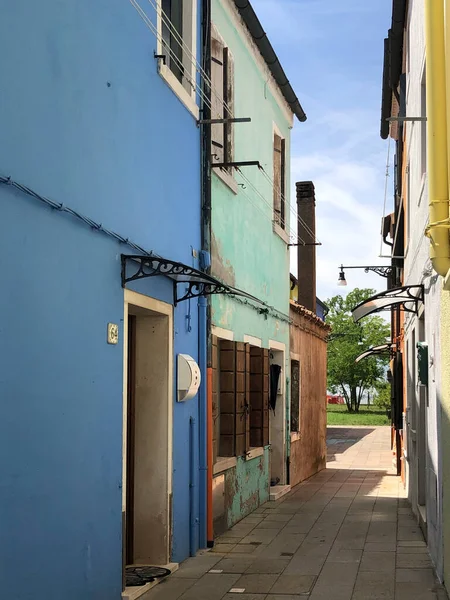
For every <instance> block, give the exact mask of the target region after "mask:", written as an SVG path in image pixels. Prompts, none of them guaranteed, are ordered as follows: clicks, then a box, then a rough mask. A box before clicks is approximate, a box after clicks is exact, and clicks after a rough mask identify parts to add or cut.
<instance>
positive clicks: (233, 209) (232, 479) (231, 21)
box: [211, 0, 292, 526]
mask: <svg viewBox="0 0 450 600" xmlns="http://www.w3.org/2000/svg"><path fill="white" fill-rule="evenodd" d="M212 21H213V23H214V25H215V27H216V28H217V31H218V33H219V34H220V36H221V37H222V38H223V40H224V43H225V45H226V46H227V47H228V48H229V49H230V50H231V53H232V55H233V58H234V76H235V85H234V89H235V93H234V114H235V116H237V117H250V118H251V122H250V123H242V124H236V125H234V160H235V161H248V160H258V161H259V162H260V164H261V165H262V167H263V168H264V169H265V171H266V172H267V173H268V175H269V177H271V178H272V177H273V133H274V127H276V128H277V129H278V130H279V131H280V133H281V135H282V136H283V137H285V139H286V182H287V185H286V188H287V194H286V196H287V198H286V202H287V215H289V208H288V207H289V183H288V182H289V180H290V172H289V155H290V145H289V138H290V126H291V125H292V113H290V111H289V109H288V108H287V107H286V104H285V102H284V100H283V98H282V96H281V93H280V92H279V91H278V90H277V88H276V86H274V84H273V83H270V81H271V79H272V77H271V75H270V73H269V70H268V67H267V65H266V64H265V63H264V61H263V59H262V58H261V56H260V54H259V51H258V50H257V49H256V48H255V46H254V44H253V42H252V41H251V38H250V36H249V33H248V32H247V30H246V28H245V26H244V25H243V23H242V21H241V19H240V17H239V15H238V14H237V11H236V8H235V5H234V2H232V1H231V0H225V1H219V0H213V2H212ZM243 172H244V175H245V176H246V177H247V178H248V179H249V180H250V181H251V183H252V184H253V185H254V186H255V188H256V189H257V190H258V192H259V194H261V195H262V197H261V196H260V195H258V193H257V192H255V190H254V189H252V187H251V186H250V185H249V184H246V185H245V189H244V188H243V187H241V186H239V185H237V184H238V183H242V179H241V177H240V175H239V174H238V173H235V174H234V180H235V181H234V183H233V182H232V183H231V185H227V184H226V183H224V181H223V180H222V179H221V178H220V177H219V176H218V175H217V173H216V172H215V170H213V175H212V239H211V262H212V273H213V274H214V275H215V276H217V277H219V278H220V279H222V280H223V281H225V282H226V283H228V284H230V285H232V286H235V287H237V288H240V289H243V290H245V291H246V292H248V293H250V294H252V295H254V296H256V297H257V298H259V299H261V300H263V301H264V302H266V303H267V304H268V305H270V306H272V307H275V308H276V309H277V310H278V311H280V313H281V314H280V315H276V314H274V313H270V314H264V313H261V312H260V311H259V310H258V309H256V310H255V308H253V307H251V306H249V305H248V304H245V303H243V302H242V301H239V299H238V298H231V297H226V296H212V297H211V321H212V325H213V326H216V327H220V328H223V329H226V330H227V331H228V332H232V335H233V337H232V339H233V340H234V341H244V338H245V336H253V337H255V338H258V340H260V344H261V346H262V347H263V348H269V347H270V343H269V340H273V341H276V342H279V343H282V344H284V348H285V364H284V365H283V367H284V373H283V376H284V377H285V376H286V373H287V372H288V366H289V352H288V348H289V324H288V315H289V251H288V246H287V243H286V239H284V240H283V239H282V238H281V237H280V236H279V235H277V234H276V233H274V231H273V223H272V220H273V205H272V202H273V188H272V185H271V184H270V183H269V182H268V181H267V179H266V178H265V177H264V175H263V173H262V172H261V171H259V169H258V168H257V167H256V166H253V167H243ZM283 387H284V389H285V388H286V386H283ZM284 398H285V397H284ZM283 400H284V399H283ZM283 452H284V448H283ZM269 457H270V454H269V449H268V447H267V446H266V447H265V448H264V455H263V457H258V458H253V459H250V460H246V459H245V458H240V457H238V458H237V462H236V466H234V467H232V468H230V469H228V470H227V471H226V486H225V494H226V511H227V523H228V526H232V525H233V524H234V523H236V522H237V521H239V520H240V519H242V518H243V517H244V516H245V515H246V514H248V513H249V512H251V510H254V509H255V508H257V507H258V506H259V504H260V503H262V502H265V501H266V500H268V498H269V482H270V459H269Z"/></svg>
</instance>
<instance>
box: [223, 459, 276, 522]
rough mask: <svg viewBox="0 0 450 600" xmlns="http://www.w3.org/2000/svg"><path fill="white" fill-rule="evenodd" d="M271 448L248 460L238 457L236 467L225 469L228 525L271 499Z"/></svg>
mask: <svg viewBox="0 0 450 600" xmlns="http://www.w3.org/2000/svg"><path fill="white" fill-rule="evenodd" d="M268 472H269V449H268V448H265V449H264V454H263V455H262V456H258V457H257V458H253V459H251V460H246V459H245V457H242V456H240V457H238V458H237V462H236V467H235V468H234V469H228V470H227V471H225V511H226V515H227V525H228V527H232V526H233V525H234V524H235V523H237V522H238V521H240V520H241V519H243V518H244V517H246V516H247V515H249V514H250V513H251V512H253V511H254V510H255V509H257V508H258V506H260V505H261V504H263V503H264V502H267V501H268V500H269V478H268V476H267V474H268Z"/></svg>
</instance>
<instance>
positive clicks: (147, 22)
mask: <svg viewBox="0 0 450 600" xmlns="http://www.w3.org/2000/svg"><path fill="white" fill-rule="evenodd" d="M148 1H149V3H150V4H151V5H152V6H154V7H155V5H154V4H152V1H151V0H148ZM130 3H131V5H132V6H133V7H134V8H135V9H136V11H137V12H138V14H139V15H140V17H141V18H142V20H143V21H144V23H145V25H146V26H147V28H148V29H150V31H151V32H152V33H153V34H154V35H155V37H156V39H157V40H158V41H159V42H160V43H161V45H162V46H163V47H164V50H165V51H167V52H168V54H169V56H170V57H171V59H172V60H173V61H174V62H175V63H176V64H177V66H178V67H179V68H180V70H181V71H182V73H183V77H184V78H185V79H186V80H187V82H188V83H189V85H190V86H191V87H192V88H193V89H194V90H195V91H196V93H198V94H199V96H200V97H201V98H202V100H203V102H204V103H205V104H206V105H207V106H208V108H209V109H210V110H211V111H212V110H213V109H212V102H211V101H210V100H209V98H208V96H207V94H206V93H205V92H204V90H203V87H202V86H201V85H199V84H198V83H197V81H195V80H194V79H193V78H192V77H190V76H188V75H187V74H186V69H185V65H184V63H183V60H182V59H180V58H179V57H178V56H177V55H176V54H175V52H174V51H173V50H172V49H171V48H170V47H169V46H167V44H166V43H165V41H164V39H163V37H162V35H161V33H160V32H159V31H158V28H157V26H155V25H154V23H153V22H152V20H151V19H150V17H149V16H148V15H147V13H146V12H145V10H144V9H143V8H142V6H141V5H140V4H139V2H138V0H130ZM155 8H156V7H155ZM156 13H157V15H159V16H160V17H161V19H163V20H164V22H165V24H166V25H167V27H168V28H169V30H170V32H171V34H175V36H174V37H175V41H176V42H177V44H178V45H179V46H180V48H181V49H182V50H184V51H185V52H186V53H187V54H190V56H191V59H189V61H188V62H189V63H190V64H191V65H192V66H194V68H195V70H196V72H197V73H199V75H200V78H201V79H203V81H204V82H206V84H207V86H208V88H209V90H210V92H211V93H212V94H213V95H214V96H215V97H216V98H218V99H219V101H220V103H221V104H222V105H223V106H224V108H225V109H226V111H227V113H228V114H229V115H230V117H231V118H232V117H233V115H232V111H231V109H230V108H229V106H228V105H227V103H226V102H225V101H224V100H223V98H222V97H221V96H220V95H219V94H218V93H217V91H216V90H215V89H214V88H213V86H212V84H211V80H210V79H209V77H208V76H207V75H206V73H205V72H204V70H203V68H202V67H201V66H200V65H199V64H198V62H197V61H196V59H195V57H194V55H193V54H192V52H191V51H190V50H189V48H188V46H186V44H185V43H184V42H183V39H182V38H181V36H180V35H179V33H178V31H177V30H176V29H175V28H174V26H173V25H172V22H171V21H170V19H169V18H168V17H167V15H166V13H165V12H164V11H162V10H161V11H158V10H157V9H156ZM163 15H164V16H163ZM164 17H165V18H164ZM177 37H178V38H179V39H177ZM180 40H181V42H180ZM205 75H206V77H207V79H205ZM215 116H216V117H217V118H222V115H221V114H220V113H219V112H217V113H216V115H215Z"/></svg>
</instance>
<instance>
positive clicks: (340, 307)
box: [327, 288, 390, 412]
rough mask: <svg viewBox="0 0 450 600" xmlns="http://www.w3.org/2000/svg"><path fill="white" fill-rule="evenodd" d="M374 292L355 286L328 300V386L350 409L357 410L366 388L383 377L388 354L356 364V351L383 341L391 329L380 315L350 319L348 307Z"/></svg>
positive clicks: (375, 383)
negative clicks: (343, 293) (359, 319)
mask: <svg viewBox="0 0 450 600" xmlns="http://www.w3.org/2000/svg"><path fill="white" fill-rule="evenodd" d="M374 294H375V290H371V289H358V288H356V289H354V290H353V291H352V292H350V293H349V294H348V295H347V296H346V297H345V298H344V297H343V296H333V298H331V299H330V300H327V305H328V306H329V308H330V312H329V313H328V316H327V323H328V324H329V325H331V328H332V331H331V335H330V340H329V342H328V389H329V390H330V391H331V392H333V393H334V394H336V393H339V392H340V393H341V394H342V395H343V396H344V398H345V402H346V404H347V409H348V410H349V412H358V411H359V406H360V404H361V399H362V398H363V394H364V392H365V391H366V390H368V389H369V388H371V387H377V386H378V385H379V384H380V383H381V381H382V380H383V379H384V378H385V373H386V366H387V364H388V361H389V355H387V354H386V355H385V354H381V355H376V356H371V357H369V358H365V359H363V360H361V361H360V362H359V363H355V359H356V358H357V357H358V355H359V354H361V353H362V352H364V350H367V349H368V348H369V347H371V346H380V345H381V344H385V343H386V341H387V339H388V338H389V337H390V328H389V325H388V324H387V323H386V321H385V320H384V319H383V318H381V317H379V316H371V317H366V318H365V319H362V320H361V321H360V322H359V323H354V322H353V317H352V314H351V310H352V309H353V308H354V307H355V306H356V305H357V304H359V303H360V302H363V301H364V300H366V299H367V298H369V297H370V296H373V295H374Z"/></svg>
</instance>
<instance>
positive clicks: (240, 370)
mask: <svg viewBox="0 0 450 600" xmlns="http://www.w3.org/2000/svg"><path fill="white" fill-rule="evenodd" d="M235 346H236V456H242V455H243V454H245V453H246V452H247V451H248V449H249V446H248V442H249V424H248V420H249V414H248V413H249V410H248V395H247V392H248V393H249V392H250V380H249V376H248V375H247V364H248V362H249V358H247V354H248V351H249V349H248V344H244V343H243V342H236V344H235Z"/></svg>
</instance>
